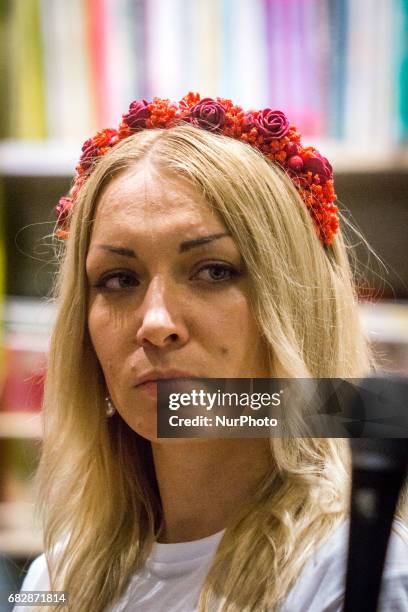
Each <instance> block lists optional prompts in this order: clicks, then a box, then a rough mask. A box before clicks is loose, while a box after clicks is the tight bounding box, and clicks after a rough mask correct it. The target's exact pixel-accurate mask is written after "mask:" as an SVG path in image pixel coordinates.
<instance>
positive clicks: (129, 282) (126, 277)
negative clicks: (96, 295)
mask: <svg viewBox="0 0 408 612" xmlns="http://www.w3.org/2000/svg"><path fill="white" fill-rule="evenodd" d="M117 279H119V283H116V286H112V285H115V283H113V282H111V281H116V280H117ZM108 283H110V286H109V285H108ZM138 284H139V281H138V280H137V278H135V276H134V275H133V274H130V273H129V272H112V273H111V274H108V275H107V276H105V277H104V278H102V279H101V280H100V281H98V283H97V284H96V285H94V287H97V288H99V289H106V290H108V291H120V290H121V289H131V288H133V287H135V286H136V285H138Z"/></svg>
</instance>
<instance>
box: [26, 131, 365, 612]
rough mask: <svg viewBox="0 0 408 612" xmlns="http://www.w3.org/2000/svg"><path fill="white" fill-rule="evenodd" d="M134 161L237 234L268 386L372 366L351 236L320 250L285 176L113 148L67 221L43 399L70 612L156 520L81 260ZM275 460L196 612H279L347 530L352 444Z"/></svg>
mask: <svg viewBox="0 0 408 612" xmlns="http://www.w3.org/2000/svg"><path fill="white" fill-rule="evenodd" d="M141 161H143V162H148V163H150V164H151V165H152V166H153V167H154V168H155V169H157V170H158V171H159V172H165V173H170V174H173V175H175V176H177V177H183V178H184V179H185V180H186V181H188V182H189V183H190V184H191V185H193V186H194V187H195V188H196V189H197V190H198V191H199V192H200V193H201V194H202V195H203V196H204V197H205V199H206V201H207V202H208V204H209V205H210V206H211V207H212V208H213V209H214V210H215V211H216V212H217V213H218V214H219V215H220V217H221V218H222V220H223V221H224V223H225V225H226V226H227V228H228V229H229V231H230V232H231V234H232V235H233V237H234V239H235V241H236V244H237V246H238V249H239V250H240V252H241V254H242V256H243V259H244V261H245V263H246V267H247V269H248V274H249V277H250V279H251V287H252V291H251V304H252V308H253V312H254V315H255V317H256V319H257V321H258V323H259V328H260V330H261V333H262V336H263V338H264V339H265V342H266V345H267V346H268V347H269V353H270V370H271V376H277V377H288V378H291V377H295V378H297V377H306V378H307V377H328V378H331V377H360V376H363V375H365V374H367V373H368V371H369V370H370V367H372V365H373V358H372V356H371V353H370V349H369V347H368V344H367V341H366V339H365V338H364V335H363V333H362V330H361V327H360V322H359V317H358V311H357V298H356V295H355V291H354V288H353V278H352V272H351V269H350V265H349V261H348V256H347V249H346V245H345V242H344V239H343V236H342V234H341V232H340V233H338V234H337V236H336V237H335V240H334V243H333V245H332V247H329V248H323V247H322V245H321V243H320V242H319V240H318V238H317V236H316V233H315V228H314V226H313V221H312V220H311V218H310V215H309V213H308V211H307V209H306V207H305V205H304V203H303V201H302V200H301V198H300V196H299V194H298V192H297V191H296V189H295V187H294V186H293V184H292V182H291V181H290V179H289V178H288V177H287V176H286V175H285V174H284V173H283V171H282V170H280V169H279V168H278V167H277V166H275V165H274V164H272V163H270V162H269V161H268V160H267V159H266V158H264V157H263V156H262V154H261V153H259V152H258V151H256V150H255V149H253V148H252V147H250V146H248V145H247V144H244V143H242V142H239V141H235V140H233V139H231V138H227V137H224V136H219V135H216V134H212V133H209V132H206V131H204V130H200V129H197V128H194V127H191V126H189V125H183V124H181V125H178V126H176V127H174V128H171V129H166V130H159V129H154V130H145V131H142V132H139V133H137V134H134V135H133V136H131V137H129V138H127V139H126V140H124V141H122V142H120V143H119V144H118V145H117V146H116V147H115V148H114V149H113V150H112V151H111V152H110V153H109V154H107V155H106V156H104V157H103V158H101V159H100V161H99V163H98V164H97V166H96V168H95V169H94V171H93V172H92V174H91V176H90V178H89V179H88V181H87V183H86V184H85V185H84V186H83V188H82V190H81V193H80V196H79V198H78V201H77V202H76V205H75V207H74V210H73V214H72V219H71V225H70V234H71V235H70V238H69V240H68V243H67V246H66V248H64V250H63V251H62V252H61V254H60V256H61V266H60V274H59V276H58V279H57V282H56V286H55V298H56V300H57V304H58V316H57V320H56V323H55V326H54V330H53V334H52V339H51V346H50V353H49V364H48V375H47V380H46V387H45V398H44V419H45V435H44V443H43V453H42V457H41V462H40V467H39V471H38V474H37V478H38V484H39V505H38V508H39V512H40V514H41V516H42V517H43V521H44V540H45V549H46V551H47V553H46V555H47V561H48V566H49V572H50V579H51V588H53V589H63V590H66V591H68V592H69V593H70V594H71V603H70V604H69V607H68V609H69V610H74V611H75V612H77V611H80V612H88V611H89V612H91V611H92V612H99V611H100V612H102V610H104V609H105V608H106V606H107V605H108V604H109V603H111V602H113V601H114V600H116V599H117V598H118V597H119V596H120V595H121V594H123V593H124V591H125V590H126V586H127V585H128V583H129V580H130V578H131V577H132V575H133V574H134V572H135V571H136V570H137V569H138V568H141V567H142V566H143V564H144V563H145V560H146V558H147V556H148V554H149V552H150V549H151V546H152V544H153V542H154V540H155V538H156V536H157V533H158V529H159V525H160V519H161V505H160V496H159V493H158V487H157V482H156V478H155V472H154V466H153V462H152V454H151V448H150V443H149V442H147V441H146V440H144V439H143V438H141V437H140V436H139V435H138V434H136V433H135V432H133V431H132V430H131V429H130V428H129V427H128V426H127V425H126V423H125V422H124V421H123V420H122V419H121V418H120V417H118V418H116V417H115V418H113V419H106V416H105V406H104V390H105V386H104V380H103V375H102V372H101V368H100V366H99V363H98V361H97V358H96V355H95V352H94V350H93V347H92V344H91V341H90V338H89V334H88V330H87V280H86V275H85V260H86V255H87V250H88V247H89V242H90V235H91V231H92V221H93V219H94V217H95V210H96V206H97V202H98V196H99V195H100V193H101V190H102V189H103V186H104V185H105V184H106V182H107V181H109V180H111V178H112V177H114V176H116V175H117V174H118V173H120V172H123V171H125V170H126V169H127V168H130V167H133V166H134V165H135V164H138V163H139V162H141ZM270 446H271V453H272V455H273V458H274V471H273V473H270V474H268V475H267V477H265V478H264V479H263V481H262V482H261V483H260V484H259V487H258V489H257V491H256V493H255V494H254V496H253V497H252V498H251V499H250V500H248V501H247V502H246V503H245V505H243V507H242V508H241V509H240V510H239V512H238V513H237V515H236V517H235V519H234V521H232V522H231V524H230V525H228V526H227V529H226V531H225V534H224V536H223V538H222V540H221V542H220V544H219V546H218V549H217V553H216V555H215V558H214V561H213V564H212V567H211V568H210V571H209V573H208V575H207V578H206V581H205V583H204V586H203V588H202V591H201V595H200V600H199V610H200V611H204V610H205V611H211V612H213V611H214V610H223V611H228V612H232V611H236V612H238V611H239V612H242V611H244V610H245V611H253V610H256V611H259V610H273V609H275V606H277V605H278V604H279V602H281V601H282V600H283V599H284V597H285V595H286V594H287V593H288V590H289V589H290V587H291V586H292V585H293V584H294V582H295V580H296V578H297V577H298V576H299V572H300V570H301V569H302V567H303V566H304V564H305V562H306V561H307V559H308V558H309V557H310V555H311V553H312V551H313V549H314V547H315V546H316V545H317V544H318V543H319V541H321V540H323V539H325V538H326V537H327V536H328V535H329V534H330V533H332V532H333V530H334V529H335V528H336V527H337V526H338V525H339V524H340V523H341V522H342V521H343V520H344V518H345V517H346V514H347V508H348V502H349V454H348V446H347V444H346V441H345V440H341V439H306V438H302V439H276V438H273V439H271V441H270ZM61 542H63V546H62V545H61ZM58 543H59V544H58ZM57 551H58V554H57Z"/></svg>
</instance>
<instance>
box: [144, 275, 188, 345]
mask: <svg viewBox="0 0 408 612" xmlns="http://www.w3.org/2000/svg"><path fill="white" fill-rule="evenodd" d="M141 309H142V312H141V321H140V325H139V329H138V331H137V334H136V340H137V343H138V345H139V346H149V345H152V346H156V347H159V348H164V347H168V346H172V345H174V346H177V345H180V346H182V345H183V344H185V342H187V339H188V330H187V327H186V325H185V322H184V321H183V319H182V312H181V300H180V299H179V296H178V295H177V291H176V289H175V288H172V287H171V286H170V285H169V283H167V284H166V283H165V282H164V280H163V279H161V278H159V277H157V278H154V279H152V280H151V282H150V283H149V286H148V288H147V291H146V294H145V296H144V299H143V303H142V305H141Z"/></svg>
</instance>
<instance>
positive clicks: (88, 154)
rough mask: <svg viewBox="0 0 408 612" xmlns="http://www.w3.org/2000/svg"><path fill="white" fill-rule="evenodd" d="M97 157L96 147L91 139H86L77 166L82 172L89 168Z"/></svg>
mask: <svg viewBox="0 0 408 612" xmlns="http://www.w3.org/2000/svg"><path fill="white" fill-rule="evenodd" d="M97 156H98V147H97V145H96V144H95V142H94V139H93V138H88V140H85V142H84V144H83V145H82V155H81V157H80V159H79V164H80V166H82V168H83V170H87V169H88V168H90V167H91V166H92V164H93V162H94V161H95V158H96V157H97Z"/></svg>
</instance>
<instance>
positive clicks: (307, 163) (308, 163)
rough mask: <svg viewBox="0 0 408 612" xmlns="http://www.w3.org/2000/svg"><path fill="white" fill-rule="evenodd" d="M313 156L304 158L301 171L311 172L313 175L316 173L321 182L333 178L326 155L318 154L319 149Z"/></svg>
mask: <svg viewBox="0 0 408 612" xmlns="http://www.w3.org/2000/svg"><path fill="white" fill-rule="evenodd" d="M314 155H315V157H309V158H308V159H305V160H304V165H303V171H304V172H311V173H312V174H313V176H314V175H315V174H317V175H318V176H319V179H320V182H321V183H322V184H324V183H326V182H327V181H328V180H329V179H331V178H333V168H332V167H331V165H330V162H329V160H328V159H326V157H323V156H322V155H320V153H319V151H315V152H314Z"/></svg>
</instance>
